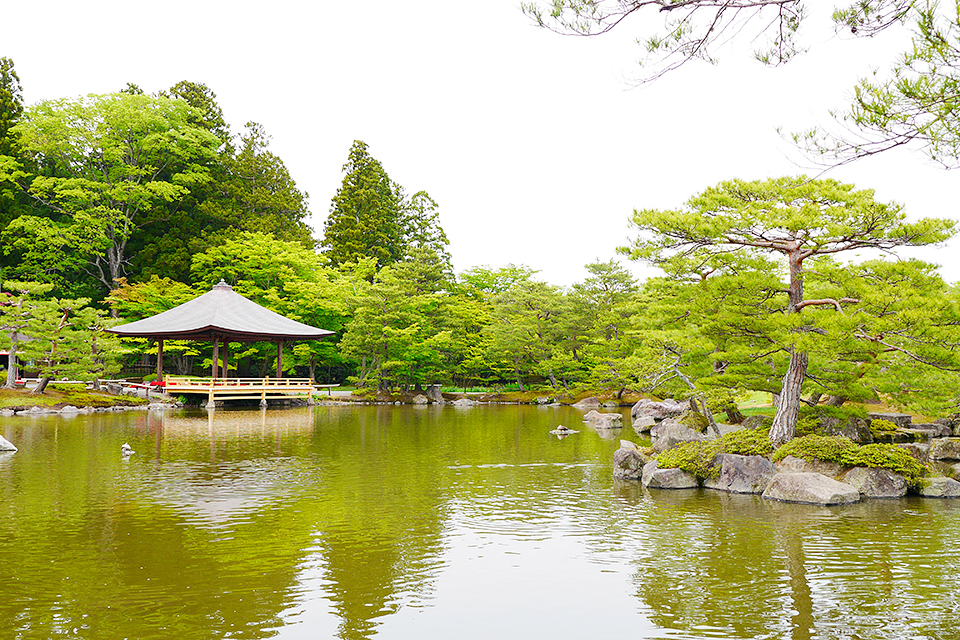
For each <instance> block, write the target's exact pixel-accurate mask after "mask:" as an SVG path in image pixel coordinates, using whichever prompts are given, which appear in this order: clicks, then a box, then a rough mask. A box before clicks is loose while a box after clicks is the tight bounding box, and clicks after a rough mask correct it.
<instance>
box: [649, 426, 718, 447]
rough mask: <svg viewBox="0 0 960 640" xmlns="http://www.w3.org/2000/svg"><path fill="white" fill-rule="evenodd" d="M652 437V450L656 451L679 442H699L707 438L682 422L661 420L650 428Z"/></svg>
mask: <svg viewBox="0 0 960 640" xmlns="http://www.w3.org/2000/svg"><path fill="white" fill-rule="evenodd" d="M650 436H651V437H652V438H653V450H654V451H656V452H657V453H660V452H662V451H666V450H667V449H672V448H674V447H675V446H677V445H678V444H680V443H681V442H701V441H703V440H706V439H707V438H706V437H705V436H704V435H703V434H702V433H698V432H697V431H694V430H693V429H691V428H690V427H685V426H683V425H682V424H676V423H663V422H661V423H660V424H658V425H657V426H655V427H654V428H653V429H651V430H650Z"/></svg>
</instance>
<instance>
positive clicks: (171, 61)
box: [0, 0, 960, 285]
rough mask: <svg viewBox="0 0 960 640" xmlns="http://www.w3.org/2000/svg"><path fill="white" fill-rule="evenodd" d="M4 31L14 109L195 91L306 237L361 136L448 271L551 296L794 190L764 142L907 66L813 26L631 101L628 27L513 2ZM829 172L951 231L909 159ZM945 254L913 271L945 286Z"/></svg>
mask: <svg viewBox="0 0 960 640" xmlns="http://www.w3.org/2000/svg"><path fill="white" fill-rule="evenodd" d="M811 4H817V3H811ZM823 4H827V3H823ZM823 10H826V11H827V13H829V7H824V9H823ZM3 19H4V22H5V23H7V24H5V27H4V29H3V35H2V36H0V56H7V57H10V58H12V59H13V61H14V63H15V65H16V70H17V73H18V75H19V76H20V80H21V83H22V85H23V88H24V97H25V100H26V101H27V103H28V104H29V103H34V102H37V101H40V100H44V99H51V98H61V97H75V96H79V95H83V94H86V93H106V92H111V91H117V90H120V89H122V88H123V87H124V86H125V85H126V83H127V82H133V83H136V84H138V85H139V86H141V87H142V88H143V89H144V90H145V91H148V92H154V91H157V90H160V89H165V88H168V87H170V86H171V85H173V84H175V83H176V82H178V81H180V80H190V81H194V82H202V83H204V84H206V85H208V86H209V87H210V88H211V89H213V91H214V92H216V94H217V97H218V100H219V103H220V105H221V107H222V108H223V111H224V114H225V116H226V118H227V121H228V122H229V123H230V124H231V126H232V127H233V129H234V131H235V132H238V131H240V130H241V129H242V127H243V125H244V123H245V122H247V121H248V120H254V121H257V122H260V123H261V124H263V125H264V126H265V127H266V129H267V132H268V133H269V134H270V135H271V136H272V139H273V141H272V145H271V150H272V151H273V152H274V153H276V154H277V155H279V156H280V157H281V158H282V159H283V161H284V162H285V163H286V165H287V167H288V168H289V170H290V172H291V174H292V175H293V177H294V179H295V180H296V181H297V184H298V186H299V187H300V188H301V189H304V190H306V191H307V192H309V194H310V209H311V211H312V213H313V219H312V224H313V227H314V229H315V231H316V235H317V237H320V236H321V234H322V230H323V221H324V219H325V218H326V215H327V212H328V210H329V205H330V199H331V198H332V197H333V195H334V194H335V193H336V190H337V188H338V186H339V184H340V181H341V179H342V173H341V168H342V166H343V164H344V162H345V161H346V157H347V152H348V150H349V148H350V145H351V143H352V142H353V140H358V139H359V140H363V141H365V142H366V143H367V144H368V145H369V147H370V151H371V153H372V155H373V156H374V157H376V158H377V159H379V160H380V161H381V162H382V163H383V165H384V167H385V168H386V170H387V172H388V173H389V174H390V177H391V178H393V179H394V180H395V181H397V182H399V183H400V184H402V185H403V186H404V187H405V189H406V190H407V192H408V193H413V192H415V191H418V190H425V191H427V192H428V193H429V194H430V195H431V196H432V197H433V198H434V199H435V200H436V201H437V202H438V203H439V205H440V212H441V221H442V224H443V227H444V229H445V230H446V232H447V235H448V236H449V238H450V250H451V253H452V255H453V259H454V266H455V268H456V269H457V270H458V271H461V270H464V269H468V268H470V267H474V266H478V265H489V266H492V267H500V266H503V265H505V264H508V263H515V264H525V265H528V266H530V267H532V268H534V269H537V270H539V271H540V276H539V277H540V278H542V279H544V280H546V281H548V282H551V283H553V284H559V285H570V284H572V283H574V282H578V281H581V280H582V279H583V278H584V277H586V272H585V270H584V269H583V265H585V264H587V263H589V262H592V261H594V260H596V259H600V260H608V259H610V258H612V257H615V249H616V247H617V246H619V245H622V244H625V243H626V242H627V240H628V238H629V237H630V234H631V231H630V229H629V226H628V222H627V221H628V218H629V216H630V214H631V212H632V211H633V209H635V208H673V207H678V206H680V205H681V204H682V203H683V202H684V201H685V200H686V199H687V198H689V197H690V196H692V195H694V194H695V193H698V192H699V191H701V190H703V189H704V188H706V187H708V186H711V185H714V184H716V183H718V182H720V181H721V180H725V179H728V178H743V179H762V178H767V177H777V176H781V175H793V174H797V173H810V170H809V169H805V168H803V167H800V166H798V165H797V164H796V163H795V160H797V159H798V158H797V154H796V153H795V152H794V150H793V149H792V147H791V146H790V144H789V143H787V142H785V141H784V140H783V139H782V138H781V137H780V135H779V134H778V133H777V131H776V129H777V127H778V126H781V127H783V128H784V129H785V130H787V131H796V130H800V129H803V128H806V127H810V126H812V125H815V124H817V123H828V122H829V121H830V118H829V115H828V110H829V109H830V108H841V107H843V106H844V105H845V104H846V100H847V98H848V96H849V94H850V92H851V90H852V87H853V84H854V82H855V80H856V79H857V78H858V77H860V76H862V75H865V74H867V73H869V72H870V70H871V69H872V68H877V67H883V66H885V63H886V62H888V60H889V59H890V58H891V57H892V56H894V55H895V54H896V53H897V52H898V51H899V50H902V48H903V35H902V34H889V35H887V36H885V39H883V40H874V41H866V42H865V41H859V40H857V41H852V42H851V41H848V40H846V39H843V38H837V37H835V36H833V34H832V32H831V31H830V30H829V29H827V28H822V29H819V30H814V29H811V32H810V33H808V37H807V39H806V42H807V43H808V44H809V45H810V47H811V51H810V52H809V53H808V54H807V55H805V56H802V57H800V58H798V59H796V60H795V61H793V62H791V63H790V64H788V65H787V66H785V67H783V68H779V69H769V68H766V67H763V66H762V65H760V64H759V63H755V62H753V61H751V60H749V59H748V57H747V56H744V55H739V56H738V55H731V56H728V57H726V58H724V59H723V60H722V61H721V64H720V65H719V66H717V67H710V66H708V65H705V64H703V63H692V64H691V65H688V66H687V67H686V68H684V69H683V70H680V71H678V72H674V73H673V74H671V75H668V76H667V77H665V78H663V79H661V80H659V81H658V82H656V83H654V84H652V85H647V86H643V87H640V88H630V84H629V83H628V82H627V81H626V79H627V78H628V77H630V76H631V74H635V73H636V67H635V66H634V60H635V59H636V58H637V57H638V55H639V48H638V47H637V45H636V44H634V42H633V38H635V37H637V36H638V35H640V33H641V31H640V29H641V25H640V21H639V20H633V21H632V22H631V21H627V22H626V23H624V24H623V25H621V27H620V28H619V29H618V31H617V32H614V33H613V34H610V35H608V36H604V37H600V38H575V37H563V36H559V35H556V34H553V33H550V32H547V31H545V30H541V29H538V28H536V27H535V26H533V24H532V23H531V22H530V20H529V19H528V18H526V16H524V15H523V14H522V13H521V11H520V9H519V2H518V0H485V1H484V2H457V1H451V0H417V1H414V2H398V1H396V0H366V1H364V2H332V1H330V0H321V1H320V2H306V1H300V2H292V1H287V0H273V1H272V2H226V1H212V0H192V1H189V2H186V1H183V0H168V1H166V2H162V3H142V2H129V0H127V1H123V2H113V1H82V0H71V1H63V0H48V1H45V2H18V3H12V5H11V6H7V7H5V8H4V10H3ZM654 19H656V18H654ZM814 24H819V25H821V26H825V21H824V20H821V21H819V23H814ZM811 26H813V25H811ZM813 31H816V32H815V33H813ZM828 176H829V177H834V178H837V179H840V180H844V181H847V182H853V183H855V184H856V185H857V186H858V187H860V188H873V189H875V190H876V192H877V197H878V198H879V199H881V200H884V201H890V200H895V201H897V202H900V203H902V204H904V205H905V206H906V207H907V212H908V214H909V215H910V217H912V218H919V217H923V216H942V217H950V218H958V217H960V216H958V212H957V204H956V203H957V198H956V187H955V185H956V177H957V176H956V174H955V173H951V172H948V171H944V170H942V169H940V168H938V167H936V166H933V165H931V164H929V163H928V162H926V161H925V160H924V158H923V157H922V156H921V155H919V154H918V153H906V152H896V153H893V154H889V155H886V156H883V157H879V158H872V159H870V160H865V161H861V162H859V163H856V164H854V165H851V166H847V167H842V168H840V169H837V170H834V171H832V172H830V173H829V174H828ZM951 187H952V188H951ZM958 247H960V241H957V240H954V241H953V242H952V243H951V244H950V245H949V246H948V247H946V248H943V249H933V250H930V249H927V250H924V251H923V252H922V253H921V254H920V255H921V257H923V258H925V259H927V260H930V261H933V262H937V263H939V264H942V265H943V267H944V269H943V273H944V276H945V277H946V278H947V279H948V280H950V281H956V280H960V256H958V255H957V249H958ZM631 268H632V269H633V271H634V272H635V273H636V274H637V275H638V276H640V277H643V275H644V274H646V273H648V272H647V271H645V269H644V267H642V266H641V265H632V266H631Z"/></svg>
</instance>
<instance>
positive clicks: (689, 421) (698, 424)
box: [676, 409, 710, 433]
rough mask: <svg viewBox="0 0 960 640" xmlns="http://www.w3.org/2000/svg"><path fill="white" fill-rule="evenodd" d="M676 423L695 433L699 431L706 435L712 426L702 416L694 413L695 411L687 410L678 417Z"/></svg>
mask: <svg viewBox="0 0 960 640" xmlns="http://www.w3.org/2000/svg"><path fill="white" fill-rule="evenodd" d="M676 421H677V422H679V423H680V424H682V425H683V426H685V427H690V428H691V429H693V430H694V431H699V432H700V433H705V432H706V430H707V428H708V427H709V426H710V422H709V421H708V420H707V418H706V417H705V416H704V415H703V414H702V413H698V412H696V411H694V410H693V409H687V410H686V411H684V412H683V413H681V414H680V415H679V416H677V418H676Z"/></svg>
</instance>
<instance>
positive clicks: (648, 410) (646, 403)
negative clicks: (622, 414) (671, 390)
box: [630, 398, 690, 420]
mask: <svg viewBox="0 0 960 640" xmlns="http://www.w3.org/2000/svg"><path fill="white" fill-rule="evenodd" d="M689 408H690V403H689V402H677V401H676V400H671V399H669V398H668V399H666V400H664V401H663V402H657V401H656V400H650V399H648V398H642V399H640V400H638V401H637V403H636V404H635V405H633V408H632V409H630V418H631V419H633V420H636V419H637V418H639V417H640V416H650V417H651V418H654V419H656V420H663V419H664V418H671V417H675V416H679V415H680V414H681V413H683V412H684V411H686V410H687V409H689Z"/></svg>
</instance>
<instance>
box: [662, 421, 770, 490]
mask: <svg viewBox="0 0 960 640" xmlns="http://www.w3.org/2000/svg"><path fill="white" fill-rule="evenodd" d="M772 450H773V445H772V444H770V432H769V431H767V430H765V429H764V430H753V429H740V430H738V431H732V432H730V433H728V434H726V435H724V436H722V437H720V438H717V439H715V440H702V441H700V442H685V443H682V444H679V445H677V446H676V447H674V448H672V449H670V450H668V451H663V452H661V453H659V454H658V455H657V463H658V464H659V467H660V468H661V469H666V468H677V469H681V470H683V471H686V472H687V473H692V474H693V475H695V476H696V477H697V478H699V479H701V480H705V479H707V478H712V477H716V476H717V475H718V473H719V468H717V467H716V466H715V464H714V459H715V458H716V456H717V454H720V453H733V454H738V455H743V456H757V455H759V456H766V455H769V454H770V452H771V451H772Z"/></svg>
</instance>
